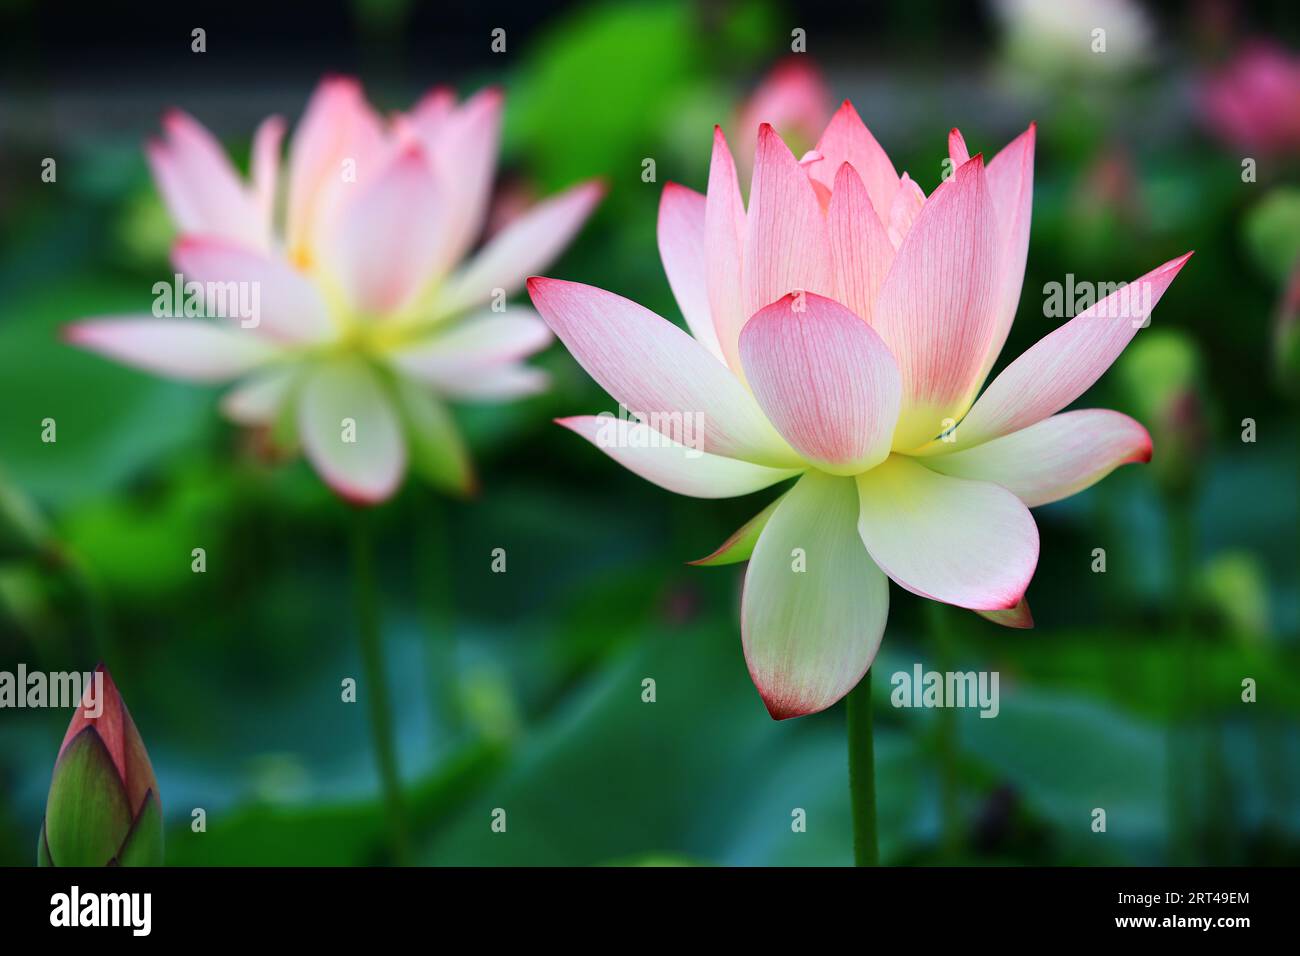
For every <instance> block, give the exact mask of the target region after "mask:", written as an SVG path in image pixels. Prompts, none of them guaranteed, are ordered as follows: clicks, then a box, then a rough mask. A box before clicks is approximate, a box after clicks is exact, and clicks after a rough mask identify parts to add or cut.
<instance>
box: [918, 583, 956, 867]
mask: <svg viewBox="0 0 1300 956" xmlns="http://www.w3.org/2000/svg"><path fill="white" fill-rule="evenodd" d="M925 609H926V614H927V615H928V617H929V624H930V634H931V637H932V639H933V640H934V644H935V649H936V652H937V657H938V669H939V672H940V673H947V672H949V671H952V670H954V669H955V668H954V666H953V665H954V659H953V658H954V652H953V646H952V627H951V622H950V620H949V618H948V609H947V608H945V607H944V606H943V605H942V604H940V603H939V602H938V601H927V602H925ZM936 721H937V729H936V736H937V742H938V751H939V808H940V817H941V820H940V827H941V829H940V849H941V851H942V854H943V858H944V860H945V861H946V862H949V863H951V862H952V861H953V859H954V858H955V857H957V856H958V855H959V854H960V853H961V840H962V833H961V830H962V827H961V797H960V792H959V789H958V788H959V785H960V782H959V779H958V775H957V711H955V710H954V709H953V708H951V707H942V708H940V709H939V713H938V715H937V716H936Z"/></svg>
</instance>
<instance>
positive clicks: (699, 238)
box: [658, 183, 726, 362]
mask: <svg viewBox="0 0 1300 956" xmlns="http://www.w3.org/2000/svg"><path fill="white" fill-rule="evenodd" d="M706 202H707V200H706V199H705V198H704V197H703V196H702V195H700V194H699V193H697V192H696V191H695V190H693V189H687V188H686V187H685V186H679V185H678V184H677V183H667V184H665V185H664V191H663V196H662V197H661V198H660V200H659V229H658V232H659V258H660V259H662V260H663V264H664V272H665V273H666V274H667V276H668V285H669V286H670V287H671V288H672V290H673V297H674V298H676V299H677V307H678V308H679V309H681V310H682V318H684V319H685V320H686V326H687V328H689V329H690V330H691V334H692V335H694V336H695V340H696V341H697V342H699V343H700V344H701V345H703V346H704V347H705V348H706V349H708V350H709V351H710V352H712V353H713V354H714V355H716V356H717V357H718V359H719V360H720V361H723V362H725V361H726V359H725V358H723V355H722V347H721V346H720V345H718V333H717V332H716V331H714V328H713V313H712V312H710V311H709V270H708V245H707V242H706V239H705V226H704V221H705V210H704V207H705V203H706Z"/></svg>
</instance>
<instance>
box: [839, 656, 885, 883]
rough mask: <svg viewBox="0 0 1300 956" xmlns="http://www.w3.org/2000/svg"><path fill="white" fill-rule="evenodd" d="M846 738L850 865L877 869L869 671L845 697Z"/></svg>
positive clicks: (874, 770)
mask: <svg viewBox="0 0 1300 956" xmlns="http://www.w3.org/2000/svg"><path fill="white" fill-rule="evenodd" d="M845 702H846V707H847V710H848V724H849V726H848V739H849V796H850V799H851V802H852V811H853V862H854V864H855V865H856V866H876V865H878V864H879V863H880V851H879V848H878V847H877V845H876V757H875V748H874V744H873V742H872V733H871V671H867V672H866V674H864V675H863V676H862V680H861V681H859V682H858V686H857V687H855V688H853V690H851V691H849V696H848V697H847V698H846V701H845Z"/></svg>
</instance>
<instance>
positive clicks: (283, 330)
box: [172, 236, 334, 342]
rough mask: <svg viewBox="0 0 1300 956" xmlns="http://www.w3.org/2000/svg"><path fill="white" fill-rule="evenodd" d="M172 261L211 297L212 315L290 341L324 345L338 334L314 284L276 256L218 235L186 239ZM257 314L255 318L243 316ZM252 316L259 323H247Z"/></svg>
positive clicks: (210, 309)
mask: <svg viewBox="0 0 1300 956" xmlns="http://www.w3.org/2000/svg"><path fill="white" fill-rule="evenodd" d="M172 261H173V262H174V263H175V265H176V268H177V269H178V270H179V271H180V272H181V273H182V275H183V276H184V277H185V279H186V280H187V281H195V282H201V283H203V284H204V285H205V287H207V288H206V289H205V291H211V292H212V293H213V294H211V295H207V296H206V298H207V301H208V307H209V314H212V310H216V311H217V312H219V313H220V314H221V315H222V317H223V318H226V319H229V320H231V321H232V322H235V323H237V324H239V325H240V326H242V327H245V328H248V329H255V330H257V331H259V332H261V333H265V334H266V335H269V336H270V337H272V338H274V339H280V340H282V341H286V342H320V341H322V340H324V339H326V338H328V337H329V336H330V335H331V333H332V332H333V330H334V326H333V323H332V322H331V321H330V317H329V312H328V310H327V309H326V306H325V301H324V299H322V298H321V295H320V293H319V292H318V291H317V289H316V286H315V285H314V284H313V283H312V282H311V281H310V280H309V279H307V278H306V277H305V276H304V275H303V274H302V273H301V272H299V271H298V270H296V269H294V268H293V267H292V266H290V265H289V264H288V263H287V262H285V261H284V260H283V259H281V258H279V257H278V256H276V255H274V254H272V253H265V252H258V251H256V250H254V249H250V248H248V247H247V246H245V245H242V244H240V243H238V242H233V241H231V240H229V239H223V238H220V237H214V236H185V237H183V238H182V239H181V240H180V241H179V242H177V243H176V245H175V247H173V249H172ZM209 283H211V286H209V285H208V284H209ZM215 298H220V299H224V302H214V301H213V300H214V299H215ZM249 306H254V307H255V309H250V308H248V307H249ZM254 310H255V311H256V313H257V314H256V316H255V317H250V316H248V315H243V314H239V313H241V312H244V311H254ZM254 318H255V319H256V324H255V325H246V323H251V322H253V321H254Z"/></svg>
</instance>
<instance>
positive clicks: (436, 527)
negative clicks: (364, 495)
mask: <svg viewBox="0 0 1300 956" xmlns="http://www.w3.org/2000/svg"><path fill="white" fill-rule="evenodd" d="M419 504H420V507H419V508H418V511H419V514H417V515H416V517H415V539H416V540H415V548H416V554H415V569H416V579H415V589H416V593H417V594H419V595H420V596H421V599H422V602H423V605H424V608H423V609H424V617H425V625H426V627H427V628H428V635H427V638H426V640H425V641H424V642H423V647H424V654H425V664H426V667H427V668H428V671H429V676H430V680H431V682H432V686H433V687H434V688H436V690H437V693H436V694H435V695H434V701H433V712H432V714H431V716H432V718H433V722H434V731H435V732H434V738H435V740H436V739H437V736H438V731H440V730H442V731H445V732H449V733H451V734H453V735H454V734H457V733H459V731H460V730H461V727H462V725H463V723H464V720H463V714H462V710H461V708H462V706H463V701H462V697H461V689H460V676H459V670H458V667H459V654H458V653H457V648H456V628H455V614H454V611H453V604H452V589H451V584H450V576H451V563H450V561H448V560H447V533H446V532H447V521H446V512H445V510H444V509H443V506H442V501H441V500H440V499H439V498H438V496H437V495H434V494H430V495H428V496H427V500H424V499H423V498H422V499H421V501H420V502H419Z"/></svg>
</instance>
